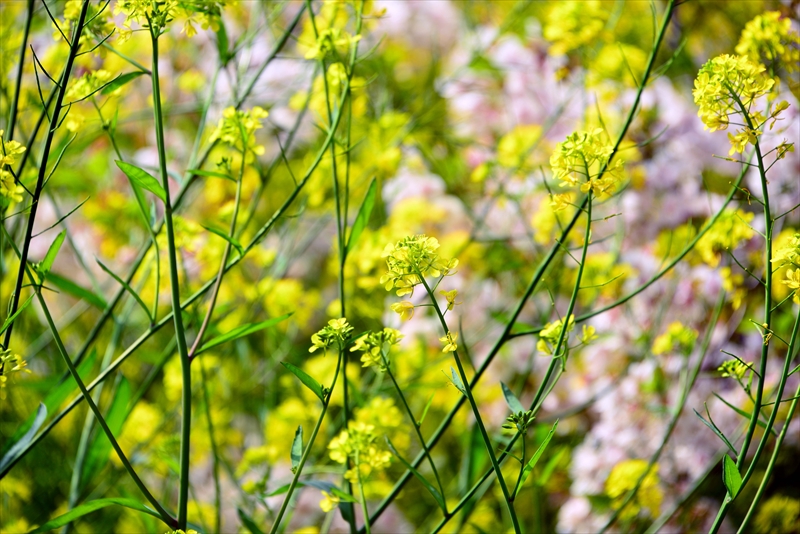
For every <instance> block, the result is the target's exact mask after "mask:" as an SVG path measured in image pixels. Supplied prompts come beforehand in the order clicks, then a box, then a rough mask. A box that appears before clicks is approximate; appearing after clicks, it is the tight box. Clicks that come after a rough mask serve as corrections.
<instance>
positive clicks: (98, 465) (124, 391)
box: [81, 377, 131, 487]
mask: <svg viewBox="0 0 800 534" xmlns="http://www.w3.org/2000/svg"><path fill="white" fill-rule="evenodd" d="M130 400H131V385H130V382H128V380H127V379H126V378H124V377H123V378H122V379H121V380H120V382H119V385H118V386H117V390H116V391H115V392H114V399H113V400H112V401H111V406H110V407H109V408H108V413H107V414H106V416H105V419H106V424H107V425H108V428H109V429H110V430H111V433H112V434H114V435H115V436H118V435H119V434H120V432H122V427H123V425H124V424H125V418H126V417H127V415H128V403H129V402H130ZM110 453H111V442H110V441H109V440H108V437H107V436H106V435H105V433H103V432H99V433H95V435H94V438H93V441H92V444H91V445H90V446H89V450H88V452H87V453H86V460H85V462H84V464H83V473H82V477H81V480H82V484H83V485H84V487H85V486H86V484H88V483H89V482H91V479H92V476H94V475H96V474H97V473H99V472H100V470H101V469H102V468H103V466H104V465H106V463H107V462H108V455H109V454H110Z"/></svg>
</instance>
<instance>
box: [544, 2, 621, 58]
mask: <svg viewBox="0 0 800 534" xmlns="http://www.w3.org/2000/svg"><path fill="white" fill-rule="evenodd" d="M608 16H609V11H608V10H607V9H606V8H605V7H604V6H603V4H602V3H601V2H600V1H599V0H588V1H584V2H557V3H555V4H553V8H552V9H551V11H550V13H549V14H548V16H547V21H546V24H545V27H544V38H545V39H547V40H548V41H550V42H551V43H553V44H552V45H551V46H550V54H551V55H554V56H557V55H562V54H566V53H568V52H570V51H572V50H575V49H576V48H580V47H582V46H586V45H591V44H593V43H594V42H595V41H596V40H597V38H598V36H599V35H600V33H601V32H602V31H603V27H604V26H605V23H606V20H608Z"/></svg>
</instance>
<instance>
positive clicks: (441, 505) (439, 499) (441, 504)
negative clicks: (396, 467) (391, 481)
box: [386, 437, 447, 511]
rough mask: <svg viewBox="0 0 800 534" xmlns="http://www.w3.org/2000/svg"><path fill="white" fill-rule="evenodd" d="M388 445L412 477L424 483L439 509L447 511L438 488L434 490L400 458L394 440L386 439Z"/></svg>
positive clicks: (417, 472)
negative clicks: (393, 443)
mask: <svg viewBox="0 0 800 534" xmlns="http://www.w3.org/2000/svg"><path fill="white" fill-rule="evenodd" d="M386 443H387V444H388V445H389V450H390V451H392V454H394V455H395V456H397V458H398V459H399V460H400V462H402V463H403V465H404V466H405V467H406V469H408V470H409V471H410V472H411V474H412V475H414V476H415V477H417V479H418V480H419V481H420V482H422V485H423V486H425V489H427V490H428V491H429V492H430V494H431V495H433V498H434V499H435V500H436V504H438V505H439V508H441V509H442V510H443V511H446V510H447V507H446V506H445V504H444V498H442V495H441V494H440V493H439V491H438V490H437V489H436V488H434V487H433V485H431V483H430V482H428V480H427V479H426V478H425V477H424V476H422V475H421V474H420V472H419V471H417V470H416V469H414V466H412V465H411V464H410V463H408V462H407V461H406V460H405V458H403V457H402V456H400V453H399V452H397V449H395V448H394V445H392V440H390V439H389V438H388V437H387V438H386Z"/></svg>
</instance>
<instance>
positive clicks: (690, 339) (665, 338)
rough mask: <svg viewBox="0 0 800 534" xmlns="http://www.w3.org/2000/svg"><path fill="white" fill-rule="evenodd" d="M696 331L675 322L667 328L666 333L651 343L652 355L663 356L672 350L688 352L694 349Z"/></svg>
mask: <svg viewBox="0 0 800 534" xmlns="http://www.w3.org/2000/svg"><path fill="white" fill-rule="evenodd" d="M696 340H697V331H696V330H694V329H692V328H689V327H688V326H684V325H683V324H682V323H681V322H679V321H675V322H674V323H672V324H670V325H669V326H668V327H667V331H666V332H664V333H663V334H661V335H660V336H658V337H657V338H656V339H655V341H653V354H665V353H667V352H670V351H672V350H678V351H681V352H688V351H690V350H692V347H694V342H695V341H696Z"/></svg>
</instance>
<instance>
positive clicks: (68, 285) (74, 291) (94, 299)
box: [47, 273, 108, 310]
mask: <svg viewBox="0 0 800 534" xmlns="http://www.w3.org/2000/svg"><path fill="white" fill-rule="evenodd" d="M47 281H48V282H50V284H52V285H54V286H55V287H56V288H58V289H60V290H61V291H63V292H64V293H68V294H70V295H72V296H73V297H76V298H79V299H81V300H85V301H86V302H88V303H89V304H91V305H92V306H95V307H96V308H99V309H101V310H105V309H106V308H107V307H108V303H107V302H106V301H105V299H104V298H103V297H101V296H100V295H98V294H97V293H95V292H93V291H90V290H88V289H86V288H85V287H82V286H79V285H78V284H76V283H75V282H73V281H72V280H69V279H67V278H64V277H63V276H60V275H57V274H55V273H50V274H48V275H47Z"/></svg>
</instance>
